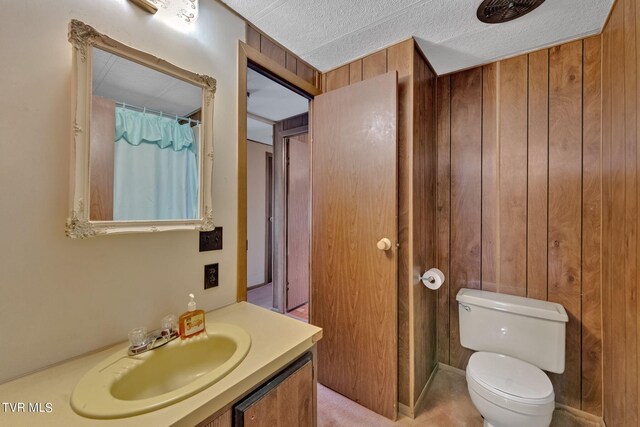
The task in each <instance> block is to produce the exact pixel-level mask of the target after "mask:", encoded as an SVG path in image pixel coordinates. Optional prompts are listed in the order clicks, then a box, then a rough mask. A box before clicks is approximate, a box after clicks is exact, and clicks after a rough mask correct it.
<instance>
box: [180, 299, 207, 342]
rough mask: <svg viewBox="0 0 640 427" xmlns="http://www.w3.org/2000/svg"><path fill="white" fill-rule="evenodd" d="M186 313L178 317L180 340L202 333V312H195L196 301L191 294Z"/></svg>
mask: <svg viewBox="0 0 640 427" xmlns="http://www.w3.org/2000/svg"><path fill="white" fill-rule="evenodd" d="M189 298H191V301H189V304H187V312H186V313H184V314H182V316H180V320H179V323H180V326H179V328H180V338H182V339H185V338H189V337H192V336H194V335H197V334H199V333H201V332H202V331H204V310H196V301H195V300H194V298H195V297H194V296H193V294H189Z"/></svg>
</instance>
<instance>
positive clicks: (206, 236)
mask: <svg viewBox="0 0 640 427" xmlns="http://www.w3.org/2000/svg"><path fill="white" fill-rule="evenodd" d="M219 249H222V227H216V228H215V229H213V230H212V231H201V232H200V252H206V251H217V250H219Z"/></svg>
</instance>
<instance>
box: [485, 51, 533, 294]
mask: <svg viewBox="0 0 640 427" xmlns="http://www.w3.org/2000/svg"><path fill="white" fill-rule="evenodd" d="M527 79H528V58H527V56H519V57H516V58H512V59H509V60H506V61H502V62H499V63H493V64H489V65H487V66H485V67H484V68H483V107H482V108H483V116H482V117H483V128H482V132H483V135H482V288H483V289H486V290H488V291H493V292H502V293H508V294H513V295H520V296H524V295H525V294H526V286H527V284H526V268H527V156H528V152H527V149H528V147H527V120H528V117H527V113H528V105H527V90H528V81H527Z"/></svg>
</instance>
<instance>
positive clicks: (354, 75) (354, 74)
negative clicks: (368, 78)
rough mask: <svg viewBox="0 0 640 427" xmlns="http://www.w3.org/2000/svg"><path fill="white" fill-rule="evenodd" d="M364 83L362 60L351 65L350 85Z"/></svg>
mask: <svg viewBox="0 0 640 427" xmlns="http://www.w3.org/2000/svg"><path fill="white" fill-rule="evenodd" d="M359 81H362V59H359V60H357V61H353V62H351V63H350V64H349V84H354V83H358V82H359Z"/></svg>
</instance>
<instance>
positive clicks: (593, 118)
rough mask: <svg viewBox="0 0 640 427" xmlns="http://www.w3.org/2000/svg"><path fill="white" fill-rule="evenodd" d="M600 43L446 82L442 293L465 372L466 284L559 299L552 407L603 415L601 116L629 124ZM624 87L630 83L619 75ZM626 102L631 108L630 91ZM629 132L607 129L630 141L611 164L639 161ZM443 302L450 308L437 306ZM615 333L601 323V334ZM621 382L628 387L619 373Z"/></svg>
mask: <svg viewBox="0 0 640 427" xmlns="http://www.w3.org/2000/svg"><path fill="white" fill-rule="evenodd" d="M613 19H614V20H615V17H614V18H613ZM613 22H615V21H613ZM611 39H612V43H613V38H611ZM601 40H602V39H601V37H599V36H598V37H594V38H590V39H586V40H584V41H582V40H580V41H577V42H573V43H568V44H564V45H561V46H558V47H554V48H551V49H544V50H541V51H539V52H534V53H531V54H528V55H522V56H519V57H515V58H511V59H508V60H505V61H500V62H497V63H494V64H489V65H486V66H484V67H482V68H477V69H474V70H469V71H464V72H460V73H456V74H453V75H450V76H445V77H440V78H439V81H438V94H437V109H438V114H437V131H438V135H437V141H438V152H437V156H438V182H437V194H438V202H437V206H438V230H439V231H438V254H437V259H438V261H437V264H438V265H437V266H438V267H439V268H440V269H442V270H443V271H446V270H447V269H448V278H449V280H448V281H447V282H445V285H444V286H443V288H441V289H440V290H439V301H440V305H439V307H440V309H439V310H438V358H439V360H440V361H442V362H445V363H449V364H451V365H453V366H455V367H459V368H465V366H466V362H467V359H468V356H469V353H470V352H469V351H468V350H466V349H463V348H462V347H461V346H460V343H459V331H458V312H457V308H458V307H457V303H456V301H455V296H456V293H457V291H458V290H459V288H461V287H469V288H481V289H486V290H491V291H497V292H504V293H511V294H517V295H526V296H529V297H532V298H538V299H549V300H551V301H556V302H560V303H561V304H563V305H564V307H565V308H566V309H567V312H568V313H569V316H570V321H569V323H568V324H567V336H566V342H567V345H566V369H565V373H564V374H562V375H552V379H553V382H554V388H555V391H556V399H557V400H558V401H559V402H561V403H565V404H567V405H569V406H572V407H575V408H578V409H582V410H584V411H588V412H591V413H594V414H596V415H599V414H601V413H602V403H601V402H602V395H603V394H602V393H603V388H602V379H601V373H602V366H603V362H602V349H603V346H602V336H603V332H602V330H601V327H600V323H601V317H600V307H601V297H600V289H601V284H600V281H601V277H605V276H606V273H604V272H605V271H609V272H611V271H612V270H613V268H612V267H607V266H606V265H603V272H602V273H601V268H600V265H601V246H602V248H606V247H607V246H606V242H604V241H602V239H601V230H602V227H603V224H605V225H606V220H604V222H603V215H602V212H604V217H605V218H606V215H607V208H606V191H605V190H603V189H604V184H605V183H606V182H607V181H603V170H602V169H601V167H600V166H599V165H600V164H601V162H602V160H603V155H604V154H606V153H607V147H605V146H604V145H603V140H602V138H601V136H600V135H601V121H600V120H601V108H604V110H605V114H606V111H610V113H609V114H610V116H611V117H619V116H620V114H619V113H620V112H616V110H615V108H609V109H608V107H607V105H606V100H607V96H606V91H604V88H603V91H602V93H603V96H601V89H600V86H599V85H600V82H601V81H606V71H603V74H602V75H601V74H600V70H601V69H602V68H601V67H602V65H603V62H602V55H601V53H602V52H601ZM605 40H606V37H605ZM605 53H606V49H605ZM620 58H621V59H624V55H623V54H622V55H620ZM628 62H629V61H628ZM617 67H618V66H614V67H613V68H617ZM619 67H623V65H622V64H620V65H619ZM601 77H603V78H604V80H601ZM617 84H619V85H622V86H624V79H622V83H619V82H618V83H617ZM635 92H636V89H635V88H634V93H635ZM620 96H622V97H623V99H624V95H623V91H620ZM611 98H613V99H615V98H616V96H615V95H612V96H611ZM601 99H602V100H604V104H602V101H601ZM628 102H629V101H628V100H627V103H628ZM601 105H603V107H601ZM623 105H624V104H623ZM614 107H615V105H614ZM634 120H635V119H634ZM630 123H631V120H628V121H625V120H624V119H620V118H618V122H617V123H614V124H612V125H611V127H610V129H611V130H612V131H613V128H617V132H618V135H617V136H616V135H612V137H611V138H610V139H616V140H618V141H623V142H619V144H620V145H621V148H620V149H618V151H616V150H615V145H614V146H613V147H612V150H613V151H612V154H611V155H612V158H619V160H621V161H623V162H624V159H625V157H626V158H627V164H628V163H629V160H628V159H631V158H632V159H636V158H637V155H638V154H637V151H634V150H629V149H628V148H627V149H626V150H625V146H624V140H625V139H624V132H625V129H629V127H630ZM606 129H607V127H606V126H605V124H604V123H602V131H603V132H605V133H606ZM627 145H628V142H627ZM616 153H617V154H616ZM616 155H617V156H619V157H615V156H616ZM634 161H635V160H634ZM612 163H617V162H612ZM634 165H635V163H634ZM604 167H605V169H606V164H605V165H604ZM634 171H635V169H634ZM605 173H606V172H605ZM617 179H618V180H619V183H618V184H617V185H616V184H615V180H616V175H615V173H614V172H612V178H611V179H610V181H611V186H612V187H613V188H614V189H615V188H617V186H618V185H620V186H621V188H624V187H625V185H626V186H627V187H628V186H629V185H630V182H635V180H636V179H637V177H636V175H634V174H632V175H631V178H630V177H629V175H628V174H627V175H626V177H625V175H623V174H620V175H619V177H618V178H617ZM625 180H626V181H625ZM634 191H637V188H636V187H634ZM610 193H611V194H610V196H608V197H610V198H611V200H612V202H613V206H614V210H615V206H616V205H615V200H616V198H619V199H620V200H623V201H624V200H625V198H627V199H629V198H631V194H630V193H629V191H627V192H626V193H625V191H624V190H623V191H618V192H617V193H616V191H613V190H612V191H611V192H610ZM618 207H619V209H620V214H619V217H616V216H615V212H614V213H613V214H612V218H611V220H610V223H611V224H615V223H616V221H618V222H619V223H623V222H624V221H625V215H626V216H627V219H628V218H629V217H630V216H631V211H630V210H629V209H627V210H625V204H624V203H621V204H619V206H618ZM623 233H624V231H623V232H621V233H620V235H619V237H618V238H619V239H620V240H619V242H620V244H619V245H618V246H616V245H611V249H610V251H611V253H612V256H613V257H614V258H616V259H625V250H626V249H625V248H628V244H627V246H625V241H624V239H623V236H624V234H623ZM635 239H636V237H634V241H635ZM621 248H622V249H621ZM616 251H618V252H617V253H616ZM633 256H634V257H637V254H635V253H634V255H633ZM626 257H627V259H630V256H629V255H628V254H627V255H626ZM629 262H630V261H629ZM607 268H609V270H607ZM601 274H602V275H603V276H601ZM612 280H613V281H615V282H617V281H620V282H621V283H622V282H624V281H625V278H624V277H620V276H619V277H618V278H616V276H615V275H614V276H613V279H612ZM605 294H606V292H605ZM444 298H448V301H449V307H448V309H442V307H443V306H442V300H443V299H444ZM618 298H619V300H618V301H616V300H615V295H612V298H611V301H610V304H611V305H612V306H618V307H624V306H625V301H628V299H629V298H626V297H625V296H624V292H620V293H618ZM635 301H636V300H635V299H634V303H635ZM605 305H606V304H605ZM629 305H630V304H629V303H628V302H627V306H629ZM603 308H604V309H605V312H606V307H603ZM627 311H629V310H627ZM618 316H619V319H620V320H618V321H617V322H619V324H620V325H623V327H622V330H625V331H627V333H633V332H634V331H633V329H632V328H631V329H630V327H626V328H625V326H624V325H625V323H624V318H625V315H624V314H622V315H620V314H618ZM634 319H635V317H634ZM627 320H628V319H627ZM614 323H615V320H614ZM636 323H637V322H636ZM611 329H612V330H613V329H615V328H611ZM619 330H620V329H618V333H620V332H619ZM606 331H607V329H606V322H605V331H604V335H605V337H606ZM633 346H636V347H637V342H635V341H634V344H633ZM627 347H631V345H629V344H627ZM604 348H605V355H606V354H607V353H606V346H605V347H604ZM607 357H609V358H610V359H611V360H612V363H616V360H619V359H620V357H619V356H618V355H617V354H616V352H615V351H612V352H611V353H610V356H607ZM607 360H609V359H607ZM622 365H623V363H622ZM604 374H605V379H606V378H607V375H608V373H607V371H606V370H605V371H604ZM606 381H608V380H606ZM616 381H617V382H618V383H621V382H624V379H623V378H620V377H618V378H616V377H615V375H611V382H612V383H615V382H616ZM627 383H631V384H632V386H631V387H627V388H625V393H627V391H626V390H627V389H633V385H634V384H635V383H633V381H629V380H627ZM616 404H617V405H620V403H616ZM614 425H615V424H614ZM634 425H635V424H634Z"/></svg>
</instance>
